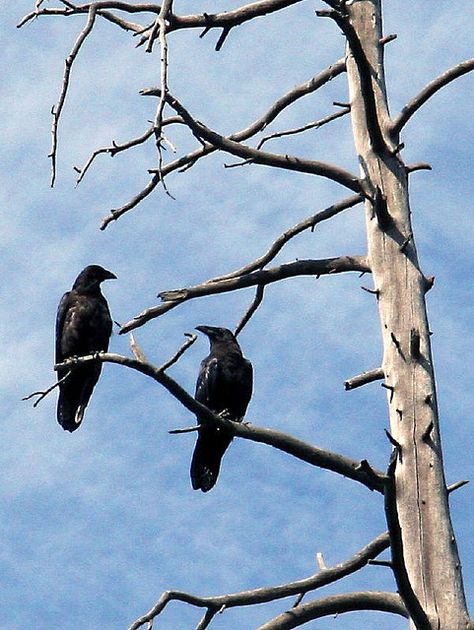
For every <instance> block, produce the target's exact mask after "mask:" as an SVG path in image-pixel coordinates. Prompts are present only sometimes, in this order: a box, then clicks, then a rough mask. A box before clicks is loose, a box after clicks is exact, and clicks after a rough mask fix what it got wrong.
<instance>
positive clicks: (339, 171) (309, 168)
mask: <svg viewBox="0 0 474 630" xmlns="http://www.w3.org/2000/svg"><path fill="white" fill-rule="evenodd" d="M146 94H147V95H151V96H161V90H159V89H158V90H153V89H149V90H147V92H146ZM166 102H167V103H168V104H169V105H170V107H172V108H173V109H174V110H175V111H176V113H177V114H178V115H179V116H181V117H182V118H183V120H184V122H185V123H186V124H187V125H188V127H189V128H190V129H191V131H192V132H193V134H194V135H195V136H196V137H197V138H198V139H199V140H200V141H205V142H209V143H210V144H212V145H213V146H214V147H216V148H217V149H220V150H222V151H225V152H227V153H231V154H232V155H236V156H237V157H241V158H244V159H246V160H251V161H252V162H253V163H255V164H264V165H266V166H274V167H276V168H282V169H286V170H290V171H297V172H300V173H308V174H310V175H319V176H321V177H326V178H327V179H330V180H332V181H334V182H337V183H338V184H341V185H342V186H345V187H346V188H349V190H352V191H354V192H357V193H360V192H362V186H361V182H360V180H359V178H358V177H356V176H355V175H353V174H351V173H349V172H348V171H346V170H345V169H343V168H340V167H338V166H335V165H334V164H329V163H327V162H320V161H317V160H305V159H302V158H298V157H295V156H292V155H281V154H278V153H268V152H267V151H261V150H258V149H254V148H253V147H249V146H247V145H245V144H242V143H241V142H236V141H235V140H232V139H231V138H230V137H225V136H222V135H221V134H219V133H217V132H215V131H213V130H212V129H210V128H209V127H206V125H204V124H203V123H201V122H200V121H198V120H195V119H194V118H193V117H192V116H191V114H190V113H189V112H188V110H187V109H186V108H185V107H184V106H183V105H182V104H181V103H180V102H179V101H178V100H177V99H176V98H175V97H174V96H172V95H171V94H167V96H166ZM150 172H153V169H152V170H151V171H150Z"/></svg>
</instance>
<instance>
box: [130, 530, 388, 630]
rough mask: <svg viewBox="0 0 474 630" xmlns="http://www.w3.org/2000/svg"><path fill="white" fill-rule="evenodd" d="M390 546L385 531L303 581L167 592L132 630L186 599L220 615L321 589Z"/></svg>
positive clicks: (136, 629)
mask: <svg viewBox="0 0 474 630" xmlns="http://www.w3.org/2000/svg"><path fill="white" fill-rule="evenodd" d="M389 545H390V541H389V536H388V533H387V532H385V533H383V534H380V536H377V538H375V539H374V540H372V541H371V542H370V543H369V544H368V545H366V546H365V547H363V548H362V549H361V550H360V551H358V552H357V553H356V554H355V555H354V556H353V557H352V558H350V559H349V560H346V561H345V562H341V563H340V564H337V565H335V566H334V567H331V568H329V569H327V568H325V569H322V570H321V571H319V573H316V574H315V575H311V576H310V577H307V578H304V579H302V580H298V581H296V582H290V583H288V584H282V585H279V586H270V587H267V588H257V589H253V590H249V591H241V592H239V593H230V594H228V595H218V596H216V597H197V596H194V595H190V594H188V593H183V592H181V591H166V592H165V593H163V595H162V596H161V597H160V599H159V600H158V602H157V603H156V604H155V606H153V608H152V609H151V610H149V611H148V612H147V613H146V614H145V615H143V616H142V617H140V618H139V619H137V620H136V621H135V622H134V623H133V624H132V625H131V626H130V630H138V628H140V627H141V626H143V625H144V624H146V623H149V622H151V621H153V619H155V617H157V616H158V615H160V614H161V613H162V612H163V610H164V609H165V607H166V606H167V605H168V603H169V602H171V601H182V602H185V603H187V604H190V605H192V606H197V607H200V608H207V610H208V611H210V612H214V614H216V613H217V612H218V611H219V610H222V609H223V608H235V607H240V606H252V605H254V604H262V603H265V602H271V601H275V600H276V599H282V598H284V597H291V596H294V595H300V594H302V593H303V594H304V593H308V592H309V591H313V590H315V589H318V588H321V587H323V586H326V585H327V584H332V583H334V582H336V581H337V580H340V579H341V578H343V577H346V576H347V575H351V574H352V573H355V572H356V571H359V570H360V569H362V568H363V567H365V566H366V565H367V564H368V563H369V561H370V560H372V559H373V558H376V557H377V556H378V555H379V554H380V553H382V551H384V550H385V549H387V548H388V547H389Z"/></svg>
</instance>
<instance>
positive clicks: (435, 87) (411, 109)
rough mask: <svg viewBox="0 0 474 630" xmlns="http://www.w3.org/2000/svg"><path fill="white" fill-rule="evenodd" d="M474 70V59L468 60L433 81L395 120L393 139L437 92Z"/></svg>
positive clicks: (392, 132)
mask: <svg viewBox="0 0 474 630" xmlns="http://www.w3.org/2000/svg"><path fill="white" fill-rule="evenodd" d="M472 70H474V57H473V58H472V59H467V60H466V61H463V62H462V63H460V64H458V65H457V66H454V68H450V69H449V70H446V72H443V74H440V75H439V76H438V77H436V78H435V79H433V81H431V82H430V83H428V85H426V86H425V87H424V88H423V89H422V90H421V92H420V93H419V94H417V95H416V96H415V97H414V98H412V99H411V101H409V102H408V103H407V105H405V107H404V108H403V109H402V111H401V112H400V114H399V115H398V116H397V117H396V118H395V119H394V120H393V122H392V125H391V129H390V132H391V135H392V137H394V138H395V137H397V136H398V134H399V133H400V131H401V130H402V129H403V127H404V126H405V125H406V124H407V122H408V121H409V120H410V118H411V117H412V116H413V114H414V113H415V112H416V111H418V110H419V109H420V107H421V106H422V105H424V104H425V103H426V102H427V101H428V100H429V99H430V98H431V97H432V96H433V95H434V94H436V92H439V90H441V88H443V87H445V86H446V85H448V84H449V83H451V82H452V81H454V80H455V79H457V78H459V77H461V76H462V75H463V74H467V73H468V72H471V71H472Z"/></svg>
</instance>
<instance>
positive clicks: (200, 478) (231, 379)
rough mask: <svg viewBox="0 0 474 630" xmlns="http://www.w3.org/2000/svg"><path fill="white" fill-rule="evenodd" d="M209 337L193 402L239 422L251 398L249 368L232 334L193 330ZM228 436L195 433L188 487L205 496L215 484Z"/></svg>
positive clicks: (216, 431)
mask: <svg viewBox="0 0 474 630" xmlns="http://www.w3.org/2000/svg"><path fill="white" fill-rule="evenodd" d="M196 330H200V331H201V332H203V333H204V334H205V335H207V336H208V337H209V341H210V344H211V351H210V353H209V356H207V357H206V358H205V359H204V360H203V361H202V363H201V369H200V371H199V376H198V379H197V383H196V394H195V398H196V400H197V401H199V402H200V403H202V404H203V405H206V407H208V408H209V409H210V410H211V411H214V413H225V414H226V416H227V417H228V418H229V419H230V420H236V421H241V420H242V418H243V417H244V415H245V411H246V409H247V405H248V404H249V401H250V397H251V395H252V364H251V363H250V361H248V360H247V359H245V357H244V356H243V354H242V350H241V349H240V346H239V344H238V342H237V339H236V338H235V336H234V335H233V333H232V332H231V331H230V330H228V329H227V328H215V327H213V326H197V328H196ZM231 441H232V436H231V435H230V434H229V433H228V432H227V431H226V430H225V429H223V428H221V427H211V426H203V427H201V428H200V429H199V432H198V439H197V442H196V447H195V449H194V453H193V459H192V462H191V483H192V486H193V488H194V489H195V490H202V491H203V492H207V491H208V490H210V489H211V488H212V487H213V486H214V485H215V483H216V481H217V477H218V475H219V469H220V465H221V459H222V457H223V455H224V453H225V451H226V450H227V447H228V446H229V444H230V443H231Z"/></svg>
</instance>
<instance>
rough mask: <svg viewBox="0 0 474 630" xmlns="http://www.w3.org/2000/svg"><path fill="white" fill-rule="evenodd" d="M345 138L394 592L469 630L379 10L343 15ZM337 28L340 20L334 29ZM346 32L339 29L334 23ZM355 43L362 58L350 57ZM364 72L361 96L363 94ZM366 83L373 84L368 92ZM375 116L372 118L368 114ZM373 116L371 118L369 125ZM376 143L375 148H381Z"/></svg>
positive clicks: (454, 628) (424, 620) (361, 5)
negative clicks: (361, 209) (382, 420)
mask: <svg viewBox="0 0 474 630" xmlns="http://www.w3.org/2000/svg"><path fill="white" fill-rule="evenodd" d="M347 11H348V14H349V19H348V20H347V24H346V25H345V29H346V31H347V29H349V31H350V29H351V26H352V27H353V34H354V33H355V34H356V35H357V37H356V39H355V40H353V41H351V33H350V32H346V35H348V41H349V48H348V51H349V54H348V60H347V62H348V63H347V69H348V77H349V86H350V97H351V104H352V122H353V133H354V138H355V143H356V147H357V152H358V155H359V159H360V164H361V169H362V171H363V174H364V176H366V177H367V180H368V181H369V190H370V195H371V196H372V198H373V203H370V202H366V221H367V238H368V254H369V263H370V267H371V269H372V273H373V280H374V288H375V295H376V297H377V301H378V307H379V314H380V322H381V329H382V337H383V348H384V357H383V365H382V367H383V370H384V373H385V386H386V387H387V395H388V403H389V411H390V427H391V436H392V437H393V440H392V441H393V444H394V445H395V447H396V448H395V453H394V455H396V457H394V458H393V460H392V464H391V466H390V468H389V474H390V475H391V476H392V477H393V483H392V489H391V490H390V491H389V494H390V496H388V497H387V516H388V521H389V527H390V533H391V538H392V556H393V560H394V569H395V573H396V576H397V582H398V587H399V590H400V594H401V595H402V597H403V599H404V600H405V603H406V605H407V608H408V610H409V612H410V615H411V617H412V620H413V623H414V625H415V626H416V627H417V628H423V629H425V628H427V629H430V630H431V629H434V628H437V629H443V630H460V629H461V628H462V629H466V628H467V627H469V617H468V613H467V609H466V602H465V597H464V591H463V583H462V575H461V567H460V561H459V557H458V552H457V547H456V542H455V538H454V533H453V529H452V525H451V520H450V515H449V506H448V497H447V492H446V484H445V478H444V472H443V460H442V452H441V442H440V435H439V428H438V408H437V400H436V389H435V380H434V371H433V363H432V357H431V348H430V331H429V327H428V320H427V315H426V306H425V293H426V291H427V288H428V286H429V283H427V280H426V278H425V277H424V275H423V273H422V272H421V270H420V267H419V263H418V258H417V253H416V248H415V242H414V237H413V232H412V226H411V221H410V206H409V198H408V181H407V170H406V168H405V165H404V164H403V162H402V160H401V159H400V157H399V155H398V152H397V148H396V144H397V142H398V139H397V138H390V123H391V121H390V118H389V114H388V106H387V99H386V94H385V78H384V67H383V46H382V45H381V43H380V39H381V37H382V24H381V2H380V0H362V1H358V2H354V3H352V4H351V5H350V6H348V7H347ZM339 23H340V22H339ZM342 28H343V29H344V25H342ZM357 42H360V44H361V47H362V50H363V54H362V55H361V54H360V51H359V53H358V52H357V50H356V49H357ZM364 64H365V70H367V71H368V72H367V75H366V78H367V77H368V83H369V89H370V92H371V93H372V99H373V100H372V103H370V102H369V101H370V98H369V99H368V96H369V97H370V94H369V95H368V93H367V84H366V85H365V86H364ZM370 84H371V85H370ZM374 114H375V116H374ZM374 118H375V120H374ZM380 140H381V142H380Z"/></svg>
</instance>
